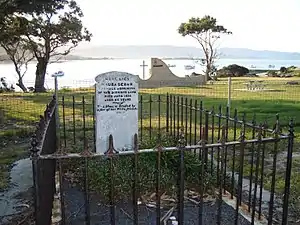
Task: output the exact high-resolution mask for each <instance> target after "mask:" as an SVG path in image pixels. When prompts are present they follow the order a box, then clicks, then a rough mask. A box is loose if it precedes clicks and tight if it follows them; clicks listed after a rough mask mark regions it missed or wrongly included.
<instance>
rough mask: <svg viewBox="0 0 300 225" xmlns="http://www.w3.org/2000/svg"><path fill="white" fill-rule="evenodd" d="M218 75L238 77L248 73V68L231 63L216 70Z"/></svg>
mask: <svg viewBox="0 0 300 225" xmlns="http://www.w3.org/2000/svg"><path fill="white" fill-rule="evenodd" d="M217 73H218V76H219V77H229V76H231V77H240V76H244V75H246V74H248V73H249V69H248V68H246V67H243V66H239V65H237V64H232V65H229V66H224V67H223V68H222V69H220V70H218V72H217Z"/></svg>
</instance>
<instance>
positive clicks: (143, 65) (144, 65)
mask: <svg viewBox="0 0 300 225" xmlns="http://www.w3.org/2000/svg"><path fill="white" fill-rule="evenodd" d="M140 66H141V67H143V80H145V67H147V66H148V65H146V64H145V60H143V64H142V65H140Z"/></svg>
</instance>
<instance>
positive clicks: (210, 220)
mask: <svg viewBox="0 0 300 225" xmlns="http://www.w3.org/2000/svg"><path fill="white" fill-rule="evenodd" d="M65 193H66V195H65V202H66V219H67V223H66V224H70V225H71V224H72V225H82V224H85V222H84V221H85V207H84V196H83V193H82V192H81V191H79V190H78V189H77V188H74V187H73V188H68V189H67V190H65ZM97 199H98V197H97V196H91V197H90V212H91V224H92V225H98V224H99V225H100V224H101V225H109V224H110V212H109V208H108V207H107V206H104V205H101V204H99V202H100V201H98V200H97ZM221 207H222V216H221V217H222V220H221V224H222V225H223V224H224V225H232V224H233V223H234V222H233V220H234V218H235V211H234V209H233V208H232V207H230V206H228V205H227V204H225V203H224V202H223V203H222V206H221ZM217 208H218V207H217V204H212V203H204V205H203V224H216V222H217ZM168 210H169V209H162V210H161V215H162V216H164V215H165V214H166V213H167V212H168ZM172 215H174V216H176V211H174V214H172ZM131 218H132V205H131V204H129V203H120V204H118V205H117V206H116V224H118V225H129V224H133V221H132V219H131ZM155 219H156V212H155V208H149V207H146V206H145V205H139V224H141V225H146V224H147V225H154V224H156V222H155ZM166 224H167V225H169V224H171V221H170V220H168V221H167V222H166ZM184 224H190V225H192V224H198V207H197V206H196V205H195V204H193V203H190V202H186V203H185V209H184ZM239 224H240V225H248V224H250V223H249V222H248V221H247V220H246V219H245V218H244V217H242V216H239Z"/></svg>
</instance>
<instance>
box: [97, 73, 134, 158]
mask: <svg viewBox="0 0 300 225" xmlns="http://www.w3.org/2000/svg"><path fill="white" fill-rule="evenodd" d="M96 82H97V84H96V104H95V105H96V135H97V136H96V151H97V152H98V153H104V152H106V151H107V150H108V147H109V146H108V144H109V135H113V138H114V140H113V143H114V148H115V150H117V151H126V150H131V149H132V147H133V138H134V134H136V133H138V76H135V75H132V74H129V73H126V72H117V71H111V72H107V73H104V74H100V75H98V76H97V77H96Z"/></svg>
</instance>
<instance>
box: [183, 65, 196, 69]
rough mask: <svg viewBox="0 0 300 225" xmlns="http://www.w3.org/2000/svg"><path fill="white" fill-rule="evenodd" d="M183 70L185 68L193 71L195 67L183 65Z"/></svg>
mask: <svg viewBox="0 0 300 225" xmlns="http://www.w3.org/2000/svg"><path fill="white" fill-rule="evenodd" d="M184 68H185V69H186V70H193V69H195V66H192V65H185V66H184Z"/></svg>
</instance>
